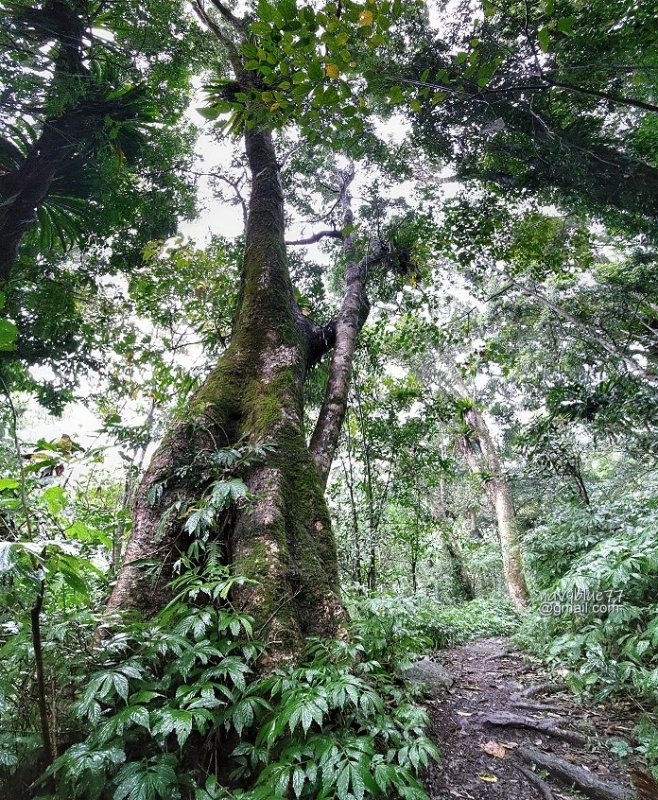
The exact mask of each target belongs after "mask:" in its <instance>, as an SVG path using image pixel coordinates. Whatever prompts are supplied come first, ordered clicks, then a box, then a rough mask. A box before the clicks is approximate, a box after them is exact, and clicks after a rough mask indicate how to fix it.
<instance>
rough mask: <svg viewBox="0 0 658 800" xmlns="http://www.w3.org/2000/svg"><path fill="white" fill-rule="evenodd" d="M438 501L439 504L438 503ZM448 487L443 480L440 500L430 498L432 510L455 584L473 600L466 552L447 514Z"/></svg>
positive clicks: (473, 588) (439, 495)
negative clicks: (465, 556) (465, 557)
mask: <svg viewBox="0 0 658 800" xmlns="http://www.w3.org/2000/svg"><path fill="white" fill-rule="evenodd" d="M437 500H438V502H437ZM446 501H447V498H446V487H445V479H444V478H441V480H440V482H439V493H438V498H437V497H436V496H434V497H432V496H430V499H429V502H430V509H431V511H432V514H433V516H434V518H435V519H436V520H437V522H438V523H439V526H438V527H439V531H440V533H441V538H442V540H443V544H444V546H445V550H446V553H447V554H448V558H449V559H450V566H451V569H452V574H453V578H454V581H455V583H456V584H457V586H459V588H460V589H461V590H462V592H463V594H464V596H465V597H466V599H467V600H473V599H474V597H475V586H474V584H473V579H472V577H471V574H470V572H469V571H468V568H467V566H466V561H465V559H464V552H463V550H462V546H461V542H460V541H459V538H458V536H457V535H456V533H455V530H454V527H453V524H454V519H449V518H448V514H447V513H446V508H447V502H446Z"/></svg>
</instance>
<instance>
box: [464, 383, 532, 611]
mask: <svg viewBox="0 0 658 800" xmlns="http://www.w3.org/2000/svg"><path fill="white" fill-rule="evenodd" d="M462 388H463V387H462ZM464 396H465V397H466V396H467V395H466V394H465V395H464ZM463 419H464V422H465V424H466V425H467V426H468V433H467V434H464V435H463V436H462V437H460V442H459V445H460V449H461V451H462V453H463V455H464V458H465V459H466V462H467V464H468V466H469V468H470V470H471V472H472V473H473V474H474V475H477V476H479V477H480V478H481V479H482V480H483V481H484V487H485V491H486V494H487V500H488V502H489V505H490V507H491V509H492V511H493V512H494V514H495V516H496V522H497V526H498V538H499V540H500V550H501V555H502V561H503V577H504V579H505V585H506V586H507V591H508V594H509V596H510V598H511V600H512V602H513V603H514V605H515V606H516V608H519V609H521V608H524V607H525V606H526V605H527V603H528V587H527V584H526V580H525V572H524V570H523V562H522V560H521V548H520V544H519V534H518V528H517V523H516V514H515V512H514V505H513V504H512V497H511V494H510V491H509V486H508V483H507V478H506V476H505V474H504V472H503V470H502V465H501V463H500V458H499V457H498V453H497V451H496V447H495V445H494V443H493V440H492V438H491V434H490V432H489V428H488V426H487V423H486V422H485V420H484V418H483V417H482V415H481V414H480V412H479V411H478V409H477V408H476V407H475V405H472V406H471V407H469V408H468V409H466V410H465V411H464V412H463Z"/></svg>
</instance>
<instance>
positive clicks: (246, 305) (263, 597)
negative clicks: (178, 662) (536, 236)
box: [108, 129, 365, 661]
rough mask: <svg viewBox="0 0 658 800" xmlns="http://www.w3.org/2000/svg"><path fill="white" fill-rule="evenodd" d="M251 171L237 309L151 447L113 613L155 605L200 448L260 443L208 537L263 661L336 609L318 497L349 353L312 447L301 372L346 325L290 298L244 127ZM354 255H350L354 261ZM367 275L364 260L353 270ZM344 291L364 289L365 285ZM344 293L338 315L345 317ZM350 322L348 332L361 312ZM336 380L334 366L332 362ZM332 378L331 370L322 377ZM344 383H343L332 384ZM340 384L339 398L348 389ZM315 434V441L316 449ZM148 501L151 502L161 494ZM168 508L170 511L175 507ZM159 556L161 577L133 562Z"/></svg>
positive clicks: (267, 168) (271, 177) (275, 201)
mask: <svg viewBox="0 0 658 800" xmlns="http://www.w3.org/2000/svg"><path fill="white" fill-rule="evenodd" d="M245 143H246V152H247V157H248V161H249V167H250V171H251V175H252V193H251V199H250V204H249V215H248V221H247V230H246V244H245V254H244V263H243V269H242V283H241V289H240V301H239V310H238V314H237V318H236V322H235V326H234V330H233V334H232V338H231V343H230V345H229V347H228V349H227V350H226V352H225V353H224V354H223V356H222V357H221V359H220V361H219V363H218V364H217V366H216V367H215V369H214V370H213V371H212V372H211V373H210V375H209V376H208V378H207V379H206V381H205V382H204V384H203V385H202V386H201V387H200V389H199V390H198V391H197V392H196V394H195V395H194V396H193V397H192V399H191V401H190V406H189V413H188V415H187V417H186V418H185V419H183V420H180V421H179V422H177V423H176V424H175V425H174V426H173V428H172V429H171V430H170V431H169V433H168V435H167V436H166V437H165V438H164V440H163V442H162V444H161V446H160V448H159V449H158V451H157V452H156V454H155V455H154V457H153V459H152V461H151V464H150V466H149V468H148V470H147V472H146V474H145V477H144V479H143V481H142V484H141V486H140V488H139V490H138V492H137V496H136V501H135V507H134V515H133V532H132V535H131V538H130V541H129V543H128V546H127V550H126V557H125V566H124V567H123V569H122V571H121V573H120V574H119V577H118V580H117V583H116V586H115V588H114V591H113V593H112V596H111V598H110V600H109V604H108V610H109V611H113V610H120V609H125V608H130V607H132V608H137V609H140V610H141V611H143V612H147V613H148V612H151V611H154V610H157V609H158V608H161V607H162V605H163V603H165V602H166V600H167V598H168V592H167V580H168V578H169V576H170V575H171V568H172V565H173V563H174V561H175V560H176V559H177V558H178V557H179V554H180V553H181V551H182V550H184V549H185V547H187V546H188V544H189V542H188V538H189V537H188V536H187V535H186V534H184V532H183V527H182V520H181V518H180V516H181V515H180V509H181V508H183V509H184V508H186V507H189V506H190V505H191V504H192V503H194V502H195V500H198V498H199V495H200V493H201V492H202V491H203V488H204V487H203V486H200V485H199V484H198V478H197V477H196V476H195V475H194V471H193V470H192V471H191V472H188V473H186V474H185V477H184V478H181V477H176V474H177V470H180V468H181V467H185V465H189V464H194V459H195V457H196V456H197V455H198V454H199V453H200V452H203V451H204V450H205V451H212V450H216V449H217V448H221V447H227V446H231V445H233V444H235V443H236V442H238V441H240V440H247V441H249V443H250V444H252V445H268V446H269V448H268V449H267V454H266V455H265V457H264V458H263V459H262V461H261V462H260V463H259V464H258V465H257V466H252V467H250V468H248V469H247V470H246V472H245V474H244V475H242V477H243V479H244V480H245V482H246V484H247V486H248V488H249V491H250V493H251V496H252V498H253V499H252V502H251V503H250V505H249V507H247V508H244V509H234V510H233V512H232V519H231V524H230V525H228V526H224V527H223V528H222V531H221V532H220V531H218V532H217V535H218V537H220V538H221V540H222V545H223V547H224V549H225V554H226V558H227V561H229V562H230V563H231V565H232V569H233V570H234V572H235V574H239V575H243V576H245V577H247V578H251V579H253V580H255V581H256V583H254V584H251V583H250V584H247V585H245V586H241V587H238V588H237V589H236V593H235V596H234V597H233V598H232V600H233V602H234V604H236V605H237V606H238V607H240V608H242V609H244V610H247V611H248V612H249V613H250V614H252V616H253V617H254V618H255V625H254V629H255V631H257V632H258V633H259V635H260V637H261V638H263V639H264V640H265V641H266V642H268V644H269V652H270V655H271V657H272V658H274V659H276V660H279V661H280V660H283V659H287V658H294V656H295V655H296V654H297V653H298V652H299V649H300V646H301V644H302V641H303V639H304V638H305V637H306V636H309V635H332V634H335V633H336V631H337V629H338V627H339V625H340V620H341V615H342V609H341V603H340V599H339V591H338V570H337V559H336V550H335V544H334V539H333V534H332V530H331V524H330V520H329V514H328V511H327V506H326V503H325V499H324V485H325V482H326V473H327V471H328V466H329V465H330V463H331V458H332V456H333V452H334V450H335V446H336V439H337V437H338V434H339V430H340V424H336V415H338V416H339V417H340V420H339V422H342V416H343V414H344V412H343V408H344V403H345V400H346V396H347V392H348V391H349V372H350V371H351V365H350V370H348V371H347V373H348V374H347V376H345V370H344V363H345V361H344V359H343V358H341V359H339V361H340V364H341V369H342V370H343V372H342V375H343V377H342V379H341V381H336V380H333V381H332V382H331V383H330V386H328V389H327V391H328V393H329V394H330V399H331V404H332V405H333V406H334V408H333V409H329V411H328V413H325V414H324V415H323V416H322V417H321V419H320V421H319V422H318V425H319V426H321V427H322V426H330V427H331V431H330V432H329V433H325V432H323V431H316V433H315V435H314V437H313V438H314V441H315V442H316V446H315V448H314V449H313V451H311V450H310V449H309V447H308V446H307V443H306V438H305V434H304V430H303V424H302V421H303V392H304V379H305V375H306V372H307V370H308V368H309V366H311V365H312V364H313V363H315V362H316V361H317V360H318V359H319V358H320V357H321V356H322V355H323V354H324V353H325V352H326V351H328V350H329V349H330V348H331V347H332V346H335V347H336V348H337V349H341V352H342V353H344V351H345V332H344V331H343V332H342V333H341V331H340V330H337V325H336V323H335V322H331V323H329V324H327V325H324V326H319V325H315V324H314V323H313V322H311V321H310V320H309V319H308V318H307V317H305V316H304V315H303V314H302V313H301V312H300V311H299V309H298V308H297V305H296V303H295V300H294V295H293V287H292V284H291V281H290V276H289V272H288V266H287V261H286V253H285V245H284V215H283V194H282V190H281V185H280V182H279V174H278V165H277V159H276V154H275V150H274V146H273V142H272V138H271V136H270V134H269V133H268V132H266V131H262V130H258V129H252V130H250V131H248V132H247V133H246V136H245ZM351 263H352V262H350V264H351ZM361 274H362V275H363V280H365V270H361ZM347 277H348V286H347V289H346V296H347V295H349V294H350V291H358V294H359V296H360V297H365V294H364V288H363V285H361V286H359V287H357V290H354V288H353V286H352V284H351V283H350V280H349V278H350V266H348V268H347ZM344 306H345V302H344V303H343V308H342V309H341V313H343V316H344V318H347V317H349V315H348V314H345V313H344ZM352 308H353V312H352V313H353V314H354V315H355V319H345V325H344V328H346V329H348V330H349V331H350V335H351V332H352V331H353V330H354V326H356V327H357V329H358V327H360V325H361V324H362V321H363V318H364V311H363V309H362V308H361V307H356V306H355V305H354V304H353V305H352ZM331 375H332V376H333V377H334V378H335V370H332V371H331ZM330 381H331V379H330ZM338 384H340V385H338ZM343 395H344V396H343ZM319 442H322V445H321V446H320V444H319ZM156 498H157V499H156ZM172 509H177V512H176V513H173V512H172ZM143 559H148V560H150V561H155V562H157V563H158V565H159V567H158V576H157V580H155V581H154V580H153V577H152V575H151V576H149V575H148V574H147V573H146V572H145V571H144V570H143V569H140V568H139V567H136V566H132V565H131V562H135V561H138V560H143Z"/></svg>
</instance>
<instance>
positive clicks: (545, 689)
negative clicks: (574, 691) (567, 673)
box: [514, 683, 567, 700]
mask: <svg viewBox="0 0 658 800" xmlns="http://www.w3.org/2000/svg"><path fill="white" fill-rule="evenodd" d="M566 688H567V685H566V683H533V684H532V686H526V688H525V689H522V690H521V691H520V692H517V693H516V694H515V695H514V697H523V698H525V699H526V700H528V699H530V698H531V697H537V695H538V694H555V693H556V692H562V691H564V689H566Z"/></svg>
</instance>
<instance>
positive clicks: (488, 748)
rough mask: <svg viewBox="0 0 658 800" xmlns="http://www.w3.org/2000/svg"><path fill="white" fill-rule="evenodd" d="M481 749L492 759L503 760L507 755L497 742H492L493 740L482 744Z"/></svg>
mask: <svg viewBox="0 0 658 800" xmlns="http://www.w3.org/2000/svg"><path fill="white" fill-rule="evenodd" d="M482 749H483V750H484V752H485V753H486V754H487V755H489V756H493V757H494V758H505V756H506V755H507V751H506V750H505V748H504V747H503V745H502V744H498V742H494V741H493V739H492V740H491V741H490V742H487V743H486V744H483V745H482Z"/></svg>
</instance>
